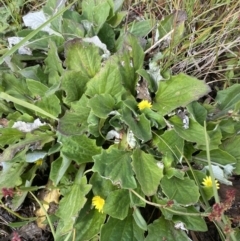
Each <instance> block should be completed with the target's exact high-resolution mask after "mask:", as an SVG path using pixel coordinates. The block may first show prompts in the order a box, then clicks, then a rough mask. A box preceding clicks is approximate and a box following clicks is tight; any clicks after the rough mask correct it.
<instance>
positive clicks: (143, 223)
mask: <svg viewBox="0 0 240 241" xmlns="http://www.w3.org/2000/svg"><path fill="white" fill-rule="evenodd" d="M133 218H134V220H135V222H136V224H137V226H138V227H139V228H141V229H142V230H144V231H147V229H148V228H147V223H146V221H145V219H144V218H143V216H142V214H141V212H140V211H139V209H138V208H137V207H135V208H134V210H133Z"/></svg>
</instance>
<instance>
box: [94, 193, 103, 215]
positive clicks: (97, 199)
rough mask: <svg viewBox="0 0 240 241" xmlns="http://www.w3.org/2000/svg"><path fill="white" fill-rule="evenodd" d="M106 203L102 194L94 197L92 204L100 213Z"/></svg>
mask: <svg viewBox="0 0 240 241" xmlns="http://www.w3.org/2000/svg"><path fill="white" fill-rule="evenodd" d="M104 204H105V200H104V199H103V198H101V197H100V196H95V197H93V199H92V205H93V206H94V207H95V209H97V210H98V211H99V212H100V213H103V206H104Z"/></svg>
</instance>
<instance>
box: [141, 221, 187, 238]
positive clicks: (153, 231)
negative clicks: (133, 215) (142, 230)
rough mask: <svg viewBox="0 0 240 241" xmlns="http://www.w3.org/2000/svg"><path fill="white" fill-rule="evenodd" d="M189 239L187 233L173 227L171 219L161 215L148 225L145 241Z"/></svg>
mask: <svg viewBox="0 0 240 241" xmlns="http://www.w3.org/2000/svg"><path fill="white" fill-rule="evenodd" d="M163 240H166V241H167V240H169V241H189V238H188V236H187V234H186V233H185V232H184V231H182V230H177V229H176V228H174V224H173V222H171V221H168V220H165V219H164V217H161V218H159V219H157V220H155V221H154V222H153V223H152V224H150V225H149V226H148V235H147V237H146V239H145V241H163Z"/></svg>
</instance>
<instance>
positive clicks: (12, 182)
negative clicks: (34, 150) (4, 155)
mask: <svg viewBox="0 0 240 241" xmlns="http://www.w3.org/2000/svg"><path fill="white" fill-rule="evenodd" d="M26 151H27V149H26V148H25V149H24V150H23V151H22V152H20V153H18V154H17V155H16V156H15V158H12V160H11V162H10V161H8V162H2V165H3V167H2V170H1V171H0V190H2V188H12V187H15V186H19V185H21V184H22V180H21V175H22V173H23V172H24V171H25V169H26V167H27V166H28V163H26V162H24V159H25V153H26ZM13 177H14V178H13ZM0 198H2V192H0Z"/></svg>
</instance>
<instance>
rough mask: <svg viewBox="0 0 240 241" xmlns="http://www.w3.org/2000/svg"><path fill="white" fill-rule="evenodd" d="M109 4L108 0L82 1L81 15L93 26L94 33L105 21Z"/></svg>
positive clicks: (109, 7)
mask: <svg viewBox="0 0 240 241" xmlns="http://www.w3.org/2000/svg"><path fill="white" fill-rule="evenodd" d="M110 9H111V6H110V4H109V2H108V0H87V1H83V3H82V15H83V18H85V19H87V20H88V21H89V22H91V23H92V24H93V26H94V30H95V34H97V33H98V31H99V29H101V28H102V26H103V24H104V23H105V22H106V20H107V18H108V16H109V12H110Z"/></svg>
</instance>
